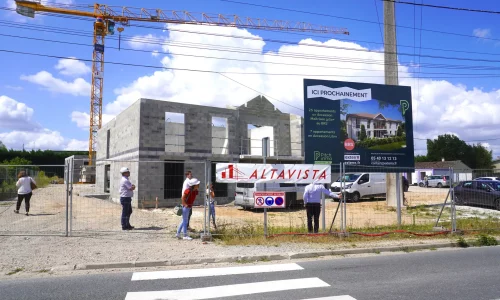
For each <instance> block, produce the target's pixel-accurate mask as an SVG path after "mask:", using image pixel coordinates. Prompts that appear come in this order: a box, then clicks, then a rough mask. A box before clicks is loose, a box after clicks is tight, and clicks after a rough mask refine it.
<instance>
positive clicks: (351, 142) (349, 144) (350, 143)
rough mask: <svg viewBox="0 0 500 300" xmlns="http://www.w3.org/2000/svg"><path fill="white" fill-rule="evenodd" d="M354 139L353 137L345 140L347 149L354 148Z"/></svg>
mask: <svg viewBox="0 0 500 300" xmlns="http://www.w3.org/2000/svg"><path fill="white" fill-rule="evenodd" d="M354 145H355V143H354V140H352V139H347V140H345V141H344V148H345V149H346V150H347V151H351V150H354Z"/></svg>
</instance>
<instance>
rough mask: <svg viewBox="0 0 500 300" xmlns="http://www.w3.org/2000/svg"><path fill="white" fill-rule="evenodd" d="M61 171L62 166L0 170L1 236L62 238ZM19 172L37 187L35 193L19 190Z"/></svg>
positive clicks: (63, 213) (62, 179) (7, 167)
mask: <svg viewBox="0 0 500 300" xmlns="http://www.w3.org/2000/svg"><path fill="white" fill-rule="evenodd" d="M64 171H65V166H64V165H61V166H55V165H52V166H32V165H30V166H4V165H2V166H0V174H1V175H0V233H3V234H19V233H34V234H64V233H65V231H66V220H67V217H66V195H67V193H66V186H65V184H64ZM22 172H24V173H25V174H26V178H28V179H30V178H31V179H32V180H33V181H34V182H35V183H36V186H37V188H36V189H34V190H31V188H29V190H28V189H26V188H27V187H24V188H22V187H21V185H20V183H21V181H20V180H19V178H20V177H21V174H22ZM28 182H29V181H28ZM26 213H29V214H28V215H26Z"/></svg>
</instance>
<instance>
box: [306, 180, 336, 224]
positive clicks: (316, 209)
mask: <svg viewBox="0 0 500 300" xmlns="http://www.w3.org/2000/svg"><path fill="white" fill-rule="evenodd" d="M322 193H323V194H325V195H328V196H330V197H332V198H334V199H342V194H340V195H337V194H335V193H334V192H330V191H329V190H327V189H326V188H325V187H324V186H323V185H322V184H321V183H311V184H309V185H308V186H306V188H305V190H304V206H305V207H306V211H307V231H308V232H309V233H313V224H312V221H313V218H314V233H318V230H319V214H320V213H321V194H322Z"/></svg>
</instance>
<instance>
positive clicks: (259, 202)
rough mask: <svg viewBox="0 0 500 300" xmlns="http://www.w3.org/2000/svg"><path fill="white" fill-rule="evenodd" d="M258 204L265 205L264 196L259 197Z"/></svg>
mask: <svg viewBox="0 0 500 300" xmlns="http://www.w3.org/2000/svg"><path fill="white" fill-rule="evenodd" d="M257 205H259V206H260V205H264V198H262V197H259V198H257Z"/></svg>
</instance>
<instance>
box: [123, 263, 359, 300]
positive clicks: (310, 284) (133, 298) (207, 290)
mask: <svg viewBox="0 0 500 300" xmlns="http://www.w3.org/2000/svg"><path fill="white" fill-rule="evenodd" d="M302 270H304V268H302V267H301V266H299V265H298V264H294V263H289V264H272V265H255V266H241V267H226V268H204V269H191V270H169V271H155V272H137V273H134V274H133V275H132V279H131V280H132V281H136V282H138V281H145V280H156V281H159V280H166V282H168V281H169V280H178V279H181V280H182V279H183V278H203V277H205V278H206V277H214V276H226V275H243V274H260V273H271V272H278V273H284V272H289V271H302ZM233 278H234V277H233ZM157 284H162V283H161V282H159V283H157ZM326 287H330V285H329V284H328V283H326V282H324V281H323V280H321V279H320V278H318V277H310V278H298V279H297V278H296V279H282V280H271V281H261V282H251V283H238V284H231V285H220V286H209V287H200V288H196V287H191V288H184V289H172V290H169V289H164V288H163V289H161V290H158V291H140V292H128V293H127V295H126V297H125V300H153V299H154V300H160V299H168V300H174V299H176V300H188V299H190V300H195V299H214V298H224V297H235V296H245V295H252V294H253V295H255V294H260V293H271V292H280V291H281V292H284V291H292V290H302V289H314V288H326ZM228 299H230V298H228ZM302 300H356V299H355V298H353V297H351V296H349V295H335V296H331V297H324V298H314V299H302Z"/></svg>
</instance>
